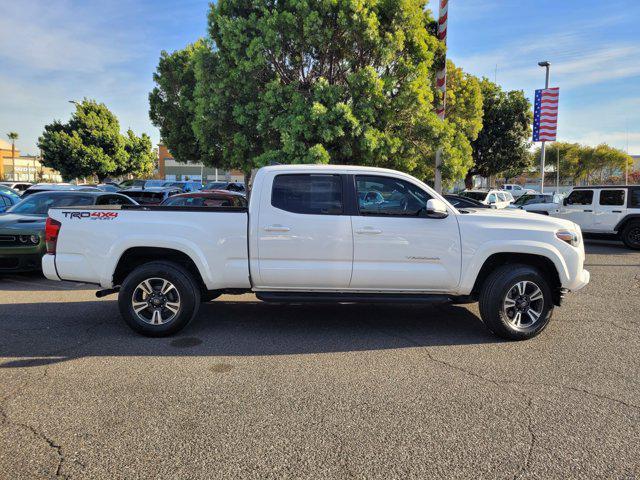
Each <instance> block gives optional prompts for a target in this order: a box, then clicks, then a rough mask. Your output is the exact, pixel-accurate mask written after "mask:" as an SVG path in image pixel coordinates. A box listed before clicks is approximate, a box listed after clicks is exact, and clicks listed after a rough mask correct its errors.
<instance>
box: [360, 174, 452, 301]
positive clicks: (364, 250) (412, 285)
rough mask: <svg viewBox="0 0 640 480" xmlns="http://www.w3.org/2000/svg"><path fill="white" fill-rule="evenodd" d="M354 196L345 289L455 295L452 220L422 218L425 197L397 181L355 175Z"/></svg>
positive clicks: (385, 177) (422, 190) (418, 191)
mask: <svg viewBox="0 0 640 480" xmlns="http://www.w3.org/2000/svg"><path fill="white" fill-rule="evenodd" d="M356 190H357V191H356V194H357V199H358V210H359V212H358V213H359V214H358V215H356V216H354V217H353V245H354V251H353V275H352V278H351V285H350V287H351V289H358V290H385V291H426V292H429V291H436V292H437V291H451V290H453V289H455V287H456V286H457V285H458V282H459V277H460V259H461V252H460V234H459V232H458V222H457V220H456V218H455V215H449V216H448V217H446V218H442V219H435V218H428V217H426V216H425V207H426V203H427V200H429V199H430V198H431V196H430V195H429V193H428V192H426V191H425V190H424V189H423V188H422V187H420V186H419V185H416V184H413V183H411V182H408V181H406V180H402V179H399V178H394V177H389V176H382V175H357V176H356Z"/></svg>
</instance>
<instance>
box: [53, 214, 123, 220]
mask: <svg viewBox="0 0 640 480" xmlns="http://www.w3.org/2000/svg"><path fill="white" fill-rule="evenodd" d="M62 214H63V215H64V218H77V219H79V220H82V219H84V218H88V219H89V220H113V219H114V218H117V216H118V212H62Z"/></svg>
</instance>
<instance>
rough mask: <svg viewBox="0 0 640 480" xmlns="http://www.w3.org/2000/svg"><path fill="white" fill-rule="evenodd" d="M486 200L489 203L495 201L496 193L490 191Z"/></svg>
mask: <svg viewBox="0 0 640 480" xmlns="http://www.w3.org/2000/svg"><path fill="white" fill-rule="evenodd" d="M487 202H489V203H490V204H491V203H496V194H495V193H492V194H491V195H489V197H488V198H487Z"/></svg>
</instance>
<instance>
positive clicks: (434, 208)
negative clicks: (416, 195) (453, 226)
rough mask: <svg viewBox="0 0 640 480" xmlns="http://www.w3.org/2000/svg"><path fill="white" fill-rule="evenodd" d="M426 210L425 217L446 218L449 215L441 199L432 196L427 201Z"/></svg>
mask: <svg viewBox="0 0 640 480" xmlns="http://www.w3.org/2000/svg"><path fill="white" fill-rule="evenodd" d="M426 211H427V217H429V218H446V217H448V216H449V212H448V211H447V206H446V205H445V204H444V202H443V201H442V200H438V199H437V198H432V199H431V200H429V201H427V208H426Z"/></svg>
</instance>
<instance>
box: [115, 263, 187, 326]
mask: <svg viewBox="0 0 640 480" xmlns="http://www.w3.org/2000/svg"><path fill="white" fill-rule="evenodd" d="M145 282H146V283H145ZM144 304H146V306H145V305H144ZM118 306H119V308H120V314H121V315H122V318H123V319H124V321H125V322H126V323H127V325H129V326H130V327H131V328H132V329H133V330H135V331H136V332H138V333H140V334H142V335H145V336H148V337H165V336H168V335H172V334H174V333H176V332H179V331H180V330H182V329H183V328H184V327H186V326H187V325H188V323H189V322H190V321H191V320H192V319H193V317H195V316H196V313H198V308H199V307H200V289H199V288H198V285H197V283H196V281H195V279H194V278H193V275H192V274H191V273H189V271H187V270H186V269H185V268H184V267H182V266H180V265H178V264H176V263H173V262H163V261H158V262H149V263H145V264H143V265H140V266H139V267H137V268H136V269H134V270H133V271H132V272H131V273H130V274H129V275H128V276H127V278H126V279H125V280H124V282H123V283H122V287H121V288H120V292H119V294H118ZM136 308H137V310H138V312H136Z"/></svg>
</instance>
